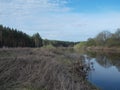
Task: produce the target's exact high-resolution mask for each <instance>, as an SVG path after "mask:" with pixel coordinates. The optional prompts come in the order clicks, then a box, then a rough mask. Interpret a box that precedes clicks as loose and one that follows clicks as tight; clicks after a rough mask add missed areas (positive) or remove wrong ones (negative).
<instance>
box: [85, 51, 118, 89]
mask: <svg viewBox="0 0 120 90" xmlns="http://www.w3.org/2000/svg"><path fill="white" fill-rule="evenodd" d="M85 63H87V64H90V67H91V70H90V71H89V72H88V80H89V81H90V82H91V83H92V84H94V85H95V86H97V87H99V88H100V89H101V90H120V54H110V53H87V54H86V55H85Z"/></svg>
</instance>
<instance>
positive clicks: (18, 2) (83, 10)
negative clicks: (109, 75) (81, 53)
mask: <svg viewBox="0 0 120 90" xmlns="http://www.w3.org/2000/svg"><path fill="white" fill-rule="evenodd" d="M0 24H2V25H4V26H8V27H11V28H16V29H18V30H20V31H23V32H25V33H27V34H29V35H33V34H34V33H36V32H38V33H39V34H40V35H41V37H42V38H43V39H51V40H62V41H63V40H64V41H85V40H87V39H88V38H93V37H95V36H96V35H97V34H98V33H100V32H101V31H104V30H108V31H110V32H115V31H116V29H117V28H120V0H0Z"/></svg>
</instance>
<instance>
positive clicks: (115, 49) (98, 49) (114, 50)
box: [85, 46, 120, 53]
mask: <svg viewBox="0 0 120 90" xmlns="http://www.w3.org/2000/svg"><path fill="white" fill-rule="evenodd" d="M85 50H87V51H94V52H107V53H108V52H109V53H120V47H98V46H97V47H95V46H93V47H86V48H85Z"/></svg>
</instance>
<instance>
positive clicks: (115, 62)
mask: <svg viewBox="0 0 120 90" xmlns="http://www.w3.org/2000/svg"><path fill="white" fill-rule="evenodd" d="M93 58H95V59H96V61H97V62H98V63H99V64H100V65H101V66H102V67H104V68H110V67H112V66H115V67H116V68H117V69H118V71H119V72H120V53H104V52H87V56H86V60H88V61H90V60H91V59H93Z"/></svg>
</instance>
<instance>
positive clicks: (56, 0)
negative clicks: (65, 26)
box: [0, 0, 70, 16]
mask: <svg viewBox="0 0 120 90" xmlns="http://www.w3.org/2000/svg"><path fill="white" fill-rule="evenodd" d="M66 3H67V1H66V0H0V7H1V10H0V13H1V14H3V15H14V16H16V15H30V14H33V13H37V12H40V13H42V12H66V11H69V10H70V8H68V7H65V4H66Z"/></svg>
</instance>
